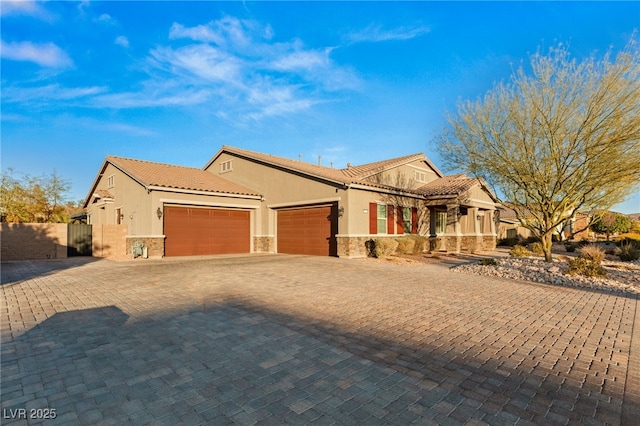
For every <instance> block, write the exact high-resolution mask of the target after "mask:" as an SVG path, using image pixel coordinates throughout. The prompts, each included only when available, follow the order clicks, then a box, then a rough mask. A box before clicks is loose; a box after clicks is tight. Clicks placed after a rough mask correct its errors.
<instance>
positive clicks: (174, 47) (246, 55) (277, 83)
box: [3, 16, 360, 123]
mask: <svg viewBox="0 0 640 426" xmlns="http://www.w3.org/2000/svg"><path fill="white" fill-rule="evenodd" d="M104 19H105V20H110V19H111V17H107V16H105V17H104ZM173 40H179V43H174V42H173ZM114 43H116V44H118V45H121V46H123V47H128V45H129V40H128V39H127V38H126V37H124V36H119V37H117V38H116V39H115V40H114ZM9 47H10V49H9V54H10V55H11V56H12V57H13V58H16V59H17V58H22V60H32V61H36V60H38V61H40V62H39V63H40V64H42V65H43V66H44V64H48V66H54V65H55V66H63V65H65V64H66V65H67V66H69V65H70V64H71V60H70V59H69V58H68V56H66V54H64V52H63V51H62V50H61V49H59V48H58V47H57V46H55V45H53V44H47V45H39V46H38V45H32V44H22V45H19V46H17V45H12V46H9ZM28 47H31V51H32V53H27V52H28ZM45 47H46V48H47V49H48V50H47V49H45ZM11 49H13V51H11ZM36 51H40V52H42V53H46V54H45V55H37V54H36V53H35V52H36ZM20 52H21V53H20ZM331 53H332V49H331V48H313V49H312V48H308V47H306V46H305V45H304V43H303V42H302V41H301V40H298V39H293V40H288V41H284V42H283V41H274V32H273V29H272V28H271V27H270V26H269V25H264V24H261V23H259V22H256V21H251V20H241V19H237V18H234V17H224V18H222V19H220V20H217V21H211V22H209V23H207V24H205V25H198V26H194V27H185V26H183V25H181V24H179V23H174V24H173V25H172V26H171V27H170V29H169V33H168V43H167V44H166V45H159V46H157V47H154V48H153V49H151V50H150V51H149V53H148V56H147V57H146V58H144V61H142V64H143V67H142V68H141V69H140V70H143V71H145V72H146V73H147V77H146V79H144V80H133V81H130V82H129V87H126V86H125V87H122V88H106V87H102V86H91V87H84V88H83V87H80V88H64V87H61V86H59V85H47V86H43V87H39V88H36V87H25V88H19V87H11V88H8V89H9V91H8V92H5V93H4V94H3V98H4V99H5V100H7V101H13V102H18V101H24V102H25V103H31V104H42V103H43V102H44V100H56V99H57V100H68V101H69V104H70V105H83V106H86V107H93V108H115V109H123V108H149V107H170V106H196V105H200V106H206V107H207V108H208V109H209V110H210V111H211V113H212V114H214V115H217V116H218V117H224V118H225V119H228V120H229V121H230V122H234V123H238V122H242V121H243V120H245V121H246V120H259V119H262V118H265V117H275V116H285V115H291V114H295V113H299V112H304V111H308V110H310V109H311V108H312V107H313V106H314V105H317V104H319V103H323V102H328V101H335V100H336V99H340V98H341V96H342V95H341V94H342V93H343V92H345V91H352V90H357V89H358V87H359V85H360V80H359V78H358V76H357V74H356V73H355V72H354V71H353V70H351V69H350V68H348V67H345V66H342V65H339V64H337V63H336V62H335V61H334V60H333V59H332V57H331ZM3 55H4V52H3ZM37 57H38V58H37ZM46 57H48V58H49V59H43V58H46Z"/></svg>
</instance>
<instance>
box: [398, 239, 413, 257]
mask: <svg viewBox="0 0 640 426" xmlns="http://www.w3.org/2000/svg"><path fill="white" fill-rule="evenodd" d="M396 242H397V243H398V247H397V248H396V253H398V254H413V250H414V247H415V246H416V242H415V240H414V239H412V238H410V237H400V238H396Z"/></svg>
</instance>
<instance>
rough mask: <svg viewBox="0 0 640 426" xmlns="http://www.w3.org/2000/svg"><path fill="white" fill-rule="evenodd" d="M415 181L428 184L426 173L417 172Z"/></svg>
mask: <svg viewBox="0 0 640 426" xmlns="http://www.w3.org/2000/svg"><path fill="white" fill-rule="evenodd" d="M415 179H416V181H418V182H426V181H427V174H426V173H425V172H419V171H417V170H415Z"/></svg>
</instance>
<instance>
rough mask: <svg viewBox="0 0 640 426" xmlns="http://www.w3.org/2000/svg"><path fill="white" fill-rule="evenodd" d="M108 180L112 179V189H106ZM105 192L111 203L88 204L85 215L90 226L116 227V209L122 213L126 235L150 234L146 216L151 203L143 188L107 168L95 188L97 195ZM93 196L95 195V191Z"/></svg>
mask: <svg viewBox="0 0 640 426" xmlns="http://www.w3.org/2000/svg"><path fill="white" fill-rule="evenodd" d="M109 176H114V186H113V187H109V186H108V185H107V182H108V178H109ZM100 189H104V190H107V191H109V192H110V193H111V194H112V195H113V202H108V203H104V202H103V201H101V200H99V201H98V202H97V203H91V202H90V203H89V205H88V206H87V214H88V215H90V223H91V224H95V225H115V224H117V220H116V209H118V208H121V209H122V215H123V216H124V217H123V219H122V222H121V224H123V225H127V227H128V229H129V232H132V233H135V234H145V233H149V232H151V228H150V227H151V221H150V218H149V217H148V214H147V212H149V209H150V199H149V197H148V195H147V191H146V190H145V188H144V187H143V186H142V185H141V184H139V183H138V182H136V181H134V180H133V179H132V178H131V177H129V176H128V175H126V174H125V173H123V172H122V171H120V170H119V169H118V168H116V167H114V166H113V165H111V164H107V167H106V168H105V171H104V173H103V175H102V177H101V178H100V179H99V181H98V184H97V185H96V191H97V190H100ZM94 192H95V191H94Z"/></svg>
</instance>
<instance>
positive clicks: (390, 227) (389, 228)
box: [387, 204, 395, 234]
mask: <svg viewBox="0 0 640 426" xmlns="http://www.w3.org/2000/svg"><path fill="white" fill-rule="evenodd" d="M393 211H394V209H393V206H392V205H390V204H388V205H387V234H393V228H395V226H394V225H393V223H394V221H393V216H394V214H393Z"/></svg>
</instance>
